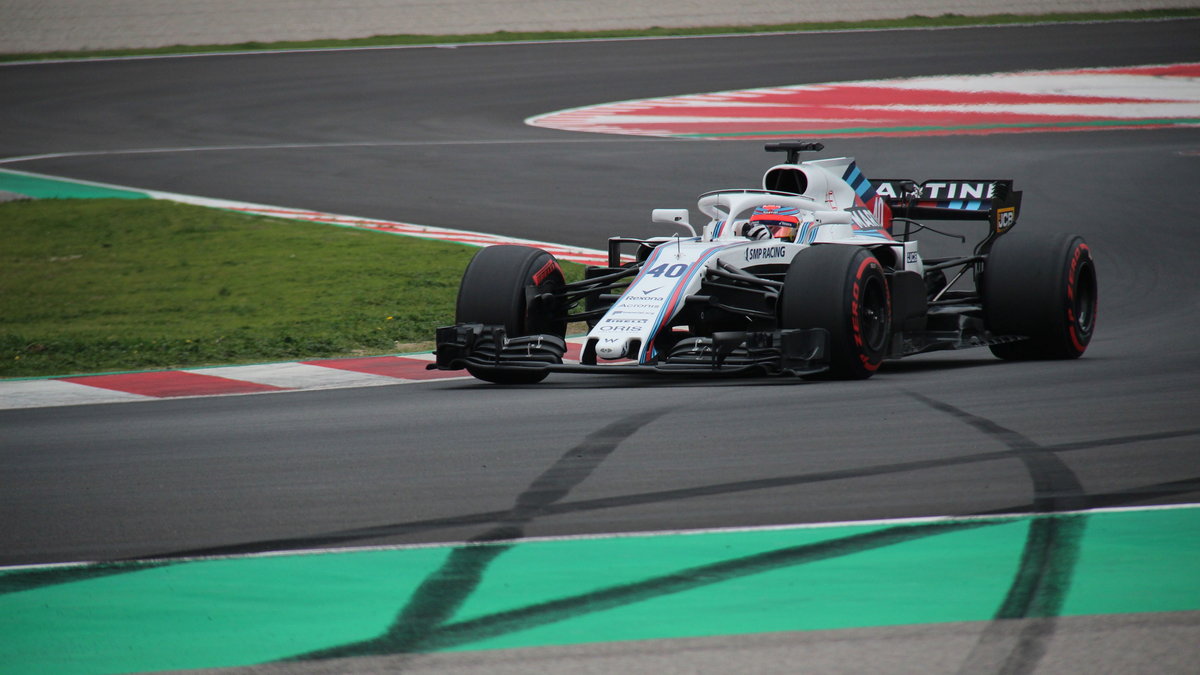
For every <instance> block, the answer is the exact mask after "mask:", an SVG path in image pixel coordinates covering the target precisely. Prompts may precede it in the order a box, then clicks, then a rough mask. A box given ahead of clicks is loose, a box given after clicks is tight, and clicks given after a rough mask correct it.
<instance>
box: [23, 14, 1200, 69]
mask: <svg viewBox="0 0 1200 675" xmlns="http://www.w3.org/2000/svg"><path fill="white" fill-rule="evenodd" d="M1198 16H1200V8H1195V9H1187V8H1184V9H1151V10H1136V11H1126V12H1059V13H1053V14H991V15H984V16H963V15H961V14H943V15H941V16H932V17H931V16H920V15H914V16H909V17H907V18H903V19H878V20H873V21H834V22H825V23H786V24H772V25H752V26H703V27H687V28H661V27H657V26H655V27H651V28H646V29H639V30H603V31H544V32H509V31H496V32H494V33H476V34H466V35H376V36H373V37H368V38H359V39H352V40H296V41H280V42H241V43H237V44H223V45H173V46H169V47H156V48H151V49H105V50H90V51H57V52H38V53H28V54H0V62H7V61H41V60H52V59H86V58H112V57H121V56H155V55H168V54H204V53H216V52H252V51H278V50H289V49H346V48H362V47H391V46H403V45H429V44H463V43H488V42H523V41H545V40H586V39H604V38H637V37H663V36H680V35H728V34H734V35H736V34H743V33H796V32H808V31H831V30H865V29H887V28H940V27H956V26H1002V25H1012V24H1022V23H1069V22H1079V21H1130V20H1152V19H1177V18H1189V17H1198Z"/></svg>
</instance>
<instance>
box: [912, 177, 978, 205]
mask: <svg viewBox="0 0 1200 675" xmlns="http://www.w3.org/2000/svg"><path fill="white" fill-rule="evenodd" d="M995 189H996V186H995V184H993V183H990V182H984V183H977V182H976V183H968V182H957V181H955V182H951V181H945V182H940V183H932V182H930V183H924V184H923V185H921V199H934V200H942V201H952V200H956V199H975V200H978V199H991V198H992V195H993V194H994V193H995Z"/></svg>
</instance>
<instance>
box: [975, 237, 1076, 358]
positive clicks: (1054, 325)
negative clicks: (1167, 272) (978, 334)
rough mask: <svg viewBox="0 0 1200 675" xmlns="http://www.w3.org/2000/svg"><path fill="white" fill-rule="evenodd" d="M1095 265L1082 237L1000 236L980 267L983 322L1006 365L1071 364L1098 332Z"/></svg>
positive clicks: (996, 351) (995, 349)
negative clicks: (1061, 361) (1025, 362)
mask: <svg viewBox="0 0 1200 675" xmlns="http://www.w3.org/2000/svg"><path fill="white" fill-rule="evenodd" d="M1097 290H1098V289H1097V283H1096V264H1095V261H1093V259H1092V252H1091V249H1089V248H1088V245H1087V242H1085V241H1084V240H1083V237H1080V236H1079V235H1074V234H1060V233H1044V232H1021V233H1013V234H1007V235H1005V236H1002V237H1000V238H999V239H997V240H996V242H995V243H994V244H993V245H992V249H991V251H990V252H989V253H988V257H987V261H986V262H985V263H984V267H983V278H982V292H981V296H982V298H983V312H984V321H985V323H986V325H987V328H988V330H989V331H991V332H992V333H993V334H994V335H997V336H1010V335H1021V336H1025V337H1026V338H1028V339H1025V340H1021V341H1019V342H1005V343H1001V344H995V345H991V350H992V353H993V354H995V355H996V356H998V357H1000V358H1002V359H1006V360H1034V359H1075V358H1079V357H1080V356H1081V355H1083V352H1084V351H1086V350H1087V347H1088V344H1089V343H1090V342H1091V341H1092V335H1093V334H1094V333H1095V330H1096V306H1097V297H1098V296H1097Z"/></svg>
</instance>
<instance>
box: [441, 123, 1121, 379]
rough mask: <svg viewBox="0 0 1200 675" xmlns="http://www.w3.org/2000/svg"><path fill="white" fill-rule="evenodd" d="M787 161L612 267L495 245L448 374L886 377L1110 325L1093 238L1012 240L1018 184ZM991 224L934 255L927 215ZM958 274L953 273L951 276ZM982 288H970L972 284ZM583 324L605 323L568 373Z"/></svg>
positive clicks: (1011, 352) (1065, 349) (674, 219)
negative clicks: (924, 243)
mask: <svg viewBox="0 0 1200 675" xmlns="http://www.w3.org/2000/svg"><path fill="white" fill-rule="evenodd" d="M823 147H824V146H822V145H821V144H820V143H811V142H801V141H793V142H785V143H772V144H770V145H767V146H766V149H767V150H768V151H771V152H785V153H787V161H786V162H785V163H783V164H778V165H776V166H773V167H771V168H770V169H769V170H768V171H767V172H766V174H765V176H764V178H763V184H762V189H737V190H717V191H714V192H708V193H705V194H703V195H701V196H700V200H699V204H698V206H699V209H700V211H701V212H702V213H703V214H704V215H706V216H708V218H709V221H708V222H707V224H705V225H704V226H703V227H702V228H701V230H700V232H699V233H697V231H696V228H695V227H694V226H693V225H692V224H691V223H690V222H689V220H688V216H689V214H688V212H687V210H685V209H655V210H654V212H653V214H652V219H653V220H654V221H655V222H660V223H664V224H669V225H671V226H672V227H675V228H677V229H679V230H681V232H679V233H677V234H676V235H675V236H660V237H652V238H648V239H634V238H624V237H614V238H612V239H609V242H608V265H607V267H589V268H588V269H587V270H586V273H585V276H584V279H583V280H581V281H574V282H570V283H567V282H566V281H565V280H564V276H563V272H562V270H561V268H560V267H559V265H558V262H557V261H556V260H555V258H554V257H553V256H552V255H551V254H549V253H547V252H545V251H543V250H541V249H538V248H533V247H528V246H493V247H489V248H485V249H482V250H481V251H480V252H479V253H478V254H477V255H476V256H475V257H474V259H473V260H472V261H471V263H470V264H469V265H468V267H467V269H466V271H465V273H464V274H463V279H462V285H461V286H460V288H459V294H458V304H457V317H456V320H457V322H458V323H457V324H456V325H454V326H445V327H442V328H439V329H438V330H437V349H436V363H434V364H431V365H430V367H431V368H438V369H442V370H459V369H463V368H465V369H466V370H467V371H468V372H470V373H471V374H472V375H474V376H475V377H477V378H479V379H482V380H487V381H489V382H495V383H500V384H529V383H534V382H538V381H541V380H542V379H543V378H545V377H546V376H547V374H549V373H551V372H588V373H591V372H597V373H622V372H658V373H693V374H703V375H721V374H747V373H749V374H788V375H799V376H813V375H824V376H826V377H834V378H843V379H860V378H866V377H870V376H871V375H872V374H873V373H875V371H876V370H877V369H878V368H879V366H880V364H881V363H882V362H883V361H884V360H885V359H896V358H901V357H905V356H911V355H913V354H920V353H922V352H928V351H934V350H942V349H960V348H964V347H976V346H987V347H989V348H990V349H991V351H992V352H993V353H994V354H995V355H996V356H998V357H1000V358H1002V359H1070V358H1076V357H1078V356H1080V355H1081V354H1083V352H1084V350H1085V349H1087V346H1088V342H1089V341H1090V340H1091V338H1092V333H1093V329H1094V327H1095V322H1096V294H1097V286H1096V272H1095V266H1094V263H1093V260H1092V256H1091V252H1090V251H1089V249H1088V246H1087V244H1086V243H1085V242H1084V240H1083V239H1082V238H1081V237H1079V236H1076V235H1065V234H1047V233H1040V232H1030V233H1024V232H1022V233H1018V234H1016V235H1015V236H1014V235H1012V234H1010V231H1011V230H1012V229H1013V226H1014V225H1015V224H1016V222H1017V217H1018V215H1019V214H1020V204H1021V193H1020V192H1016V191H1014V190H1013V189H1012V181H1011V180H993V179H979V180H961V179H954V180H927V181H925V182H923V183H916V182H914V181H911V180H897V179H887V180H868V179H867V178H866V177H864V176H863V174H862V172H860V171H859V169H858V166H857V165H856V163H855V162H854V160H853V159H851V158H844V157H843V158H835V159H818V160H813V161H804V162H801V161H799V159H800V153H802V152H807V151H820V150H822V149H823ZM917 219H920V220H922V221H928V220H963V221H981V222H982V221H986V223H987V233H986V235H985V236H984V237H983V238H982V240H981V241H979V243H978V244H977V245H976V246H975V247H974V250H973V253H971V254H969V255H962V256H959V257H953V258H938V259H924V258H922V256H921V253H920V247H919V244H918V242H917V241H916V240H914V239H913V237H912V235H914V234H915V233H917V232H920V231H922V230H930V231H934V232H936V230H933V228H930V227H928V226H925V225H923V224H921V223H920V222H918V221H917ZM947 272H950V273H952V274H953V276H952V277H948V276H947ZM964 277H967V282H970V281H973V282H974V284H973V288H971V287H970V286H971V285H972V284H970V283H966V282H964V283H962V284H959V282H960V280H963V278H964ZM569 322H587V325H588V327H589V328H590V330H589V332H588V333H587V337H586V338H585V340H584V342H583V347H582V353H581V354H580V356H579V359H578V362H573V361H569V362H564V358H563V357H564V355H565V354H566V351H567V345H566V343H565V341H564V335H565V334H566V330H567V324H568V323H569Z"/></svg>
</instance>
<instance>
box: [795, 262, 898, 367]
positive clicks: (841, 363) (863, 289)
mask: <svg viewBox="0 0 1200 675" xmlns="http://www.w3.org/2000/svg"><path fill="white" fill-rule="evenodd" d="M891 321H892V306H891V297H890V294H889V292H888V285H887V279H886V278H885V277H884V275H883V266H882V265H880V263H879V260H878V259H876V258H875V256H874V255H872V254H871V252H870V251H868V250H866V249H864V248H859V247H857V246H842V245H837V244H825V245H820V246H813V247H811V248H807V249H804V250H803V251H800V253H798V254H796V257H795V258H793V259H792V264H791V266H790V267H789V268H788V272H787V276H786V277H785V278H784V288H783V297H782V298H781V299H780V316H779V324H780V327H781V328H824V329H825V330H827V331H829V373H828V374H829V375H830V376H832V377H836V378H842V379H865V378H868V377H870V376H871V375H874V374H875V371H876V370H878V369H879V366H880V364H882V363H883V357H884V355H885V354H886V353H887V343H888V337H889V335H890V331H891Z"/></svg>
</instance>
